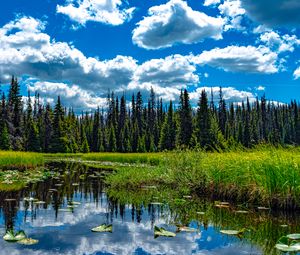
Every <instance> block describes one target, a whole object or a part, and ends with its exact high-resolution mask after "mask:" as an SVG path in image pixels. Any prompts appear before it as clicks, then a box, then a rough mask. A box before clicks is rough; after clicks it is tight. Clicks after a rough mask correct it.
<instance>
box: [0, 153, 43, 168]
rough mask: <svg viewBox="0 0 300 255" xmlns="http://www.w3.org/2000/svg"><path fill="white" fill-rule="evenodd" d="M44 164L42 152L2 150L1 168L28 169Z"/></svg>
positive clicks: (0, 157) (0, 156) (0, 154)
mask: <svg viewBox="0 0 300 255" xmlns="http://www.w3.org/2000/svg"><path fill="white" fill-rule="evenodd" d="M43 164H44V157H43V155H42V154H39V153H33V152H14V151H0V168H1V169H6V168H11V169H12V168H17V169H26V168H34V167H37V166H40V165H43Z"/></svg>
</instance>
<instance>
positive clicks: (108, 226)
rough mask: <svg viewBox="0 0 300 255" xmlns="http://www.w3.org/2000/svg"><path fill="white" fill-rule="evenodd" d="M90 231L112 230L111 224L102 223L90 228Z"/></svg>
mask: <svg viewBox="0 0 300 255" xmlns="http://www.w3.org/2000/svg"><path fill="white" fill-rule="evenodd" d="M91 230H92V232H112V224H108V225H107V224H102V225H100V226H98V227H95V228H92V229H91Z"/></svg>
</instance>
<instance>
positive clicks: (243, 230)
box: [220, 229, 245, 236]
mask: <svg viewBox="0 0 300 255" xmlns="http://www.w3.org/2000/svg"><path fill="white" fill-rule="evenodd" d="M220 232H221V233H222V234H225V235H233V236H235V235H241V234H243V233H244V232H245V229H241V230H220Z"/></svg>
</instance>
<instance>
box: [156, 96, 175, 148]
mask: <svg viewBox="0 0 300 255" xmlns="http://www.w3.org/2000/svg"><path fill="white" fill-rule="evenodd" d="M175 139H176V125H175V122H174V116H173V103H172V101H170V105H169V108H168V113H167V116H166V118H165V121H164V124H163V126H162V130H161V135H160V141H159V148H160V150H172V149H174V148H175Z"/></svg>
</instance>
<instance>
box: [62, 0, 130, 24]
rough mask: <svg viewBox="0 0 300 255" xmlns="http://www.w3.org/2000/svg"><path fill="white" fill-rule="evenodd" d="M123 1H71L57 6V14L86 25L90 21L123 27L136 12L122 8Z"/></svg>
mask: <svg viewBox="0 0 300 255" xmlns="http://www.w3.org/2000/svg"><path fill="white" fill-rule="evenodd" d="M123 2H124V1H122V0H69V1H66V3H67V5H65V6H62V5H57V7H56V11H57V13H61V14H64V15H67V16H68V17H69V18H70V19H71V20H73V21H75V22H77V23H79V24H80V25H85V24H86V22H88V21H94V22H101V23H105V24H110V25H114V26H116V25H121V24H123V23H124V22H125V21H128V20H130V19H131V18H132V14H133V12H134V10H135V8H134V7H132V8H127V9H126V8H124V9H123V8H122V7H123V5H124V3H123Z"/></svg>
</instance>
